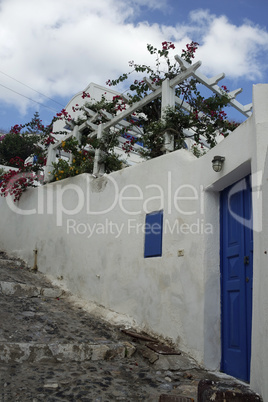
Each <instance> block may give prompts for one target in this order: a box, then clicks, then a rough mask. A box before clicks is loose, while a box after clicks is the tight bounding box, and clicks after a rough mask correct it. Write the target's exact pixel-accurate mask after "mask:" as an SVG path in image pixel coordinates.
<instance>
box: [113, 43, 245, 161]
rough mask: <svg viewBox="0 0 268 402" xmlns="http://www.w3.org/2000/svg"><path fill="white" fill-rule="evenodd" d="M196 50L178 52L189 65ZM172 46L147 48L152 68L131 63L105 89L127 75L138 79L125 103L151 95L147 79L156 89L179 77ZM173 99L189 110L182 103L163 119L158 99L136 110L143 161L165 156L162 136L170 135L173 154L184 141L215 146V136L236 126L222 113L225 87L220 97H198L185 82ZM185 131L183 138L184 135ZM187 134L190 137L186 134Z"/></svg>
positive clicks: (196, 87) (192, 45)
mask: <svg viewBox="0 0 268 402" xmlns="http://www.w3.org/2000/svg"><path fill="white" fill-rule="evenodd" d="M197 48H198V43H197V42H191V43H190V44H187V45H186V49H184V50H182V53H181V57H182V58H183V59H184V60H185V61H187V62H188V63H189V64H191V63H192V60H193V59H194V57H195V52H196V50H197ZM174 49H175V45H174V44H173V43H172V42H163V43H162V48H161V49H157V48H155V47H154V46H152V45H150V44H148V45H147V50H148V52H149V53H150V54H151V55H152V56H154V57H156V58H155V67H154V68H152V67H150V66H147V65H140V64H135V63H134V61H131V62H129V66H130V67H131V68H132V71H131V72H130V73H125V74H122V75H121V76H120V77H119V78H117V79H115V80H108V81H107V83H106V84H107V85H109V86H116V85H118V84H119V83H121V82H123V81H126V80H129V79H130V74H133V72H135V74H136V75H137V74H142V78H141V79H135V80H134V82H133V84H131V85H130V91H131V92H129V93H128V97H129V99H130V101H129V103H130V104H133V103H135V102H137V101H139V100H141V99H143V98H144V97H146V96H147V95H149V94H150V92H151V87H150V85H149V84H148V81H147V80H145V79H144V76H146V78H147V79H149V81H150V82H151V83H152V84H153V85H154V86H155V87H158V86H160V85H161V84H162V82H163V81H164V80H166V79H172V78H174V77H176V76H178V75H179V74H181V73H182V70H181V65H180V64H179V63H178V62H177V61H176V59H174V61H171V58H170V50H174ZM175 95H176V96H177V97H179V98H180V99H181V100H182V101H183V102H186V103H187V105H189V107H190V111H189V110H187V111H186V110H185V109H184V108H183V107H182V102H180V104H176V105H175V107H170V108H166V110H165V114H164V116H161V98H160V97H159V98H157V99H155V100H153V101H152V102H150V103H148V104H147V105H146V106H144V107H143V108H142V110H137V113H138V114H139V124H141V125H142V127H143V138H142V142H143V145H144V146H143V148H141V149H140V153H141V154H142V156H144V157H145V158H154V157H157V156H159V155H162V154H163V153H165V147H164V135H165V133H168V134H171V135H172V137H173V139H174V150H177V149H180V148H184V147H185V139H186V138H192V139H193V140H194V142H195V144H196V146H199V145H200V144H202V143H203V142H204V143H206V145H207V146H209V147H213V146H215V145H216V137H217V136H218V135H222V136H224V137H225V136H227V135H228V134H229V132H230V131H233V130H234V129H235V128H236V127H237V125H238V124H237V123H234V122H230V121H229V120H228V119H227V114H226V112H225V111H224V109H225V107H226V106H228V105H229V102H230V98H229V97H228V91H227V88H226V87H225V86H223V87H222V94H221V95H218V94H217V95H216V94H214V95H212V96H210V97H207V98H206V97H204V96H203V95H202V94H201V93H200V85H199V84H198V82H197V81H196V80H195V79H193V78H189V79H186V80H184V81H183V82H182V83H180V84H178V85H177V86H176V87H175ZM186 130H187V135H186ZM189 133H191V134H189Z"/></svg>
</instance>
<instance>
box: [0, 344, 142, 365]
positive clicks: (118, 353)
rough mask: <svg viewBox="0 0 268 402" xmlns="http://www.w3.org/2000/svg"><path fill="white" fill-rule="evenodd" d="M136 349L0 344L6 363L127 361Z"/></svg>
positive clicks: (110, 346)
mask: <svg viewBox="0 0 268 402" xmlns="http://www.w3.org/2000/svg"><path fill="white" fill-rule="evenodd" d="M135 351H136V348H135V347H134V346H133V345H132V344H130V343H129V342H122V343H117V344H114V343H109V342H108V341H106V342H103V343H98V344H94V343H50V344H45V343H33V342H32V343H31V342H27V343H26V342H14V343H8V342H5V343H0V361H2V362H5V363H10V362H16V363H23V362H30V363H33V362H41V361H57V362H66V361H78V362H82V361H87V360H91V361H96V360H113V359H125V358H127V357H131V356H132V355H133V354H134V353H135Z"/></svg>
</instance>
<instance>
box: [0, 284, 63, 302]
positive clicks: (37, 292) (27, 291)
mask: <svg viewBox="0 0 268 402" xmlns="http://www.w3.org/2000/svg"><path fill="white" fill-rule="evenodd" d="M0 294H3V295H5V296H18V297H38V296H43V297H47V298H56V297H61V296H63V294H64V291H62V290H60V289H55V288H41V287H37V286H30V285H25V284H24V283H17V282H5V281H0Z"/></svg>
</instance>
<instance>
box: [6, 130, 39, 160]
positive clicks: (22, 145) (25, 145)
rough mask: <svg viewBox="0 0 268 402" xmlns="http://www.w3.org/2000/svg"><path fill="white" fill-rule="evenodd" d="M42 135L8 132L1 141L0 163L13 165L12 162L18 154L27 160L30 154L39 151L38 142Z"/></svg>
mask: <svg viewBox="0 0 268 402" xmlns="http://www.w3.org/2000/svg"><path fill="white" fill-rule="evenodd" d="M38 140H40V137H39V136H37V135H34V134H28V133H23V134H16V133H9V134H6V135H5V137H4V139H3V140H2V141H1V142H0V164H1V165H6V166H13V165H12V164H11V162H10V160H11V159H13V158H15V157H16V156H18V157H20V158H21V159H23V160H24V161H25V159H27V158H28V157H29V156H30V155H32V154H35V153H36V152H37V149H38V146H37V142H38Z"/></svg>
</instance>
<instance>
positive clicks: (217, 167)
mask: <svg viewBox="0 0 268 402" xmlns="http://www.w3.org/2000/svg"><path fill="white" fill-rule="evenodd" d="M224 161H225V157H224V156H219V155H216V156H214V158H213V160H212V168H213V170H214V171H215V172H220V171H221V170H222V165H223V162H224Z"/></svg>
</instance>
